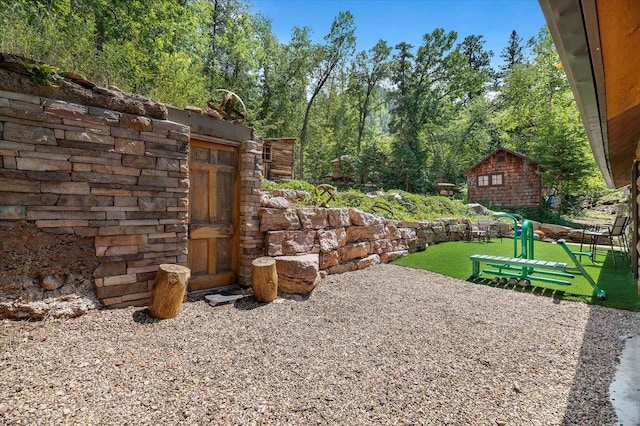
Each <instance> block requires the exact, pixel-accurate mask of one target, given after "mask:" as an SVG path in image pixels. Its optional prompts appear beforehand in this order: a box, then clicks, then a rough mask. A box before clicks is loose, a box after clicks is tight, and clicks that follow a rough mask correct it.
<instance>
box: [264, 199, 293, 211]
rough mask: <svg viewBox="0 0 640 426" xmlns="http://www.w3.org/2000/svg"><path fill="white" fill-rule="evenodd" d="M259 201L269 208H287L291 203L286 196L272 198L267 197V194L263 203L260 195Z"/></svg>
mask: <svg viewBox="0 0 640 426" xmlns="http://www.w3.org/2000/svg"><path fill="white" fill-rule="evenodd" d="M260 203H261V204H263V205H264V206H265V207H268V208H270V209H281V210H284V209H288V208H289V207H290V206H291V204H290V203H289V201H287V199H286V198H284V197H274V198H269V197H268V196H267V197H266V199H265V201H264V203H262V196H261V198H260Z"/></svg>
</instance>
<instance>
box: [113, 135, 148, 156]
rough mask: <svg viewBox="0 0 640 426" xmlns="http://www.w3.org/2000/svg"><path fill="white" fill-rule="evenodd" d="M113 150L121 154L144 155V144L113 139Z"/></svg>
mask: <svg viewBox="0 0 640 426" xmlns="http://www.w3.org/2000/svg"><path fill="white" fill-rule="evenodd" d="M115 150H116V152H121V153H123V154H131V155H144V142H141V141H138V140H132V139H122V138H116V139H115Z"/></svg>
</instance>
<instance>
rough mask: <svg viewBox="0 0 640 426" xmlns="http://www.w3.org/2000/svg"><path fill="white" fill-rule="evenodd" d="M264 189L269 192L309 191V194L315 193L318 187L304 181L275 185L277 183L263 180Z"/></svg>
mask: <svg viewBox="0 0 640 426" xmlns="http://www.w3.org/2000/svg"><path fill="white" fill-rule="evenodd" d="M262 189H264V190H267V191H269V190H272V189H294V190H296V191H307V192H309V193H313V192H314V190H315V189H316V187H315V185H313V184H311V183H309V182H307V181H304V180H297V179H293V180H290V181H288V182H282V183H275V182H272V181H269V180H266V179H263V180H262Z"/></svg>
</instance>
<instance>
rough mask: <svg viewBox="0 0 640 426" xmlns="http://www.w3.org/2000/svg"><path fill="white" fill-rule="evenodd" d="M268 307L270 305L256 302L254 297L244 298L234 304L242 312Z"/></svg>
mask: <svg viewBox="0 0 640 426" xmlns="http://www.w3.org/2000/svg"><path fill="white" fill-rule="evenodd" d="M266 305H268V303H262V302H256V301H255V300H254V299H253V296H247V297H243V298H242V299H238V300H236V301H235V302H234V303H233V307H234V308H236V309H238V310H240V311H250V310H252V309H256V308H261V307H263V306H266Z"/></svg>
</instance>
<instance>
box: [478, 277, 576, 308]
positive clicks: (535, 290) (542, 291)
mask: <svg viewBox="0 0 640 426" xmlns="http://www.w3.org/2000/svg"><path fill="white" fill-rule="evenodd" d="M467 281H468V282H470V283H474V284H483V285H487V286H489V287H495V288H503V289H507V290H513V291H519V292H520V293H532V294H538V295H541V296H546V297H551V298H553V302H554V303H560V301H561V300H564V299H565V292H564V291H562V290H554V289H550V288H545V287H539V286H536V285H535V284H532V285H529V286H527V287H521V286H519V285H516V284H509V283H508V282H505V283H500V282H497V283H494V282H493V280H492V279H490V278H482V277H480V278H478V277H470V278H468V279H467Z"/></svg>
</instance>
